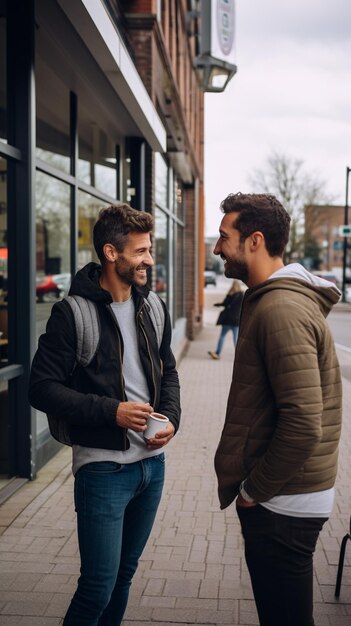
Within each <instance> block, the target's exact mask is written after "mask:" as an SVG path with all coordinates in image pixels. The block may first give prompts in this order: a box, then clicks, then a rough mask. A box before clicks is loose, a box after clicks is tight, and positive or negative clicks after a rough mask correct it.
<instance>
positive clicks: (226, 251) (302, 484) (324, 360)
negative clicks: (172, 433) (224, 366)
mask: <svg viewBox="0 0 351 626" xmlns="http://www.w3.org/2000/svg"><path fill="white" fill-rule="evenodd" d="M221 208H222V211H223V213H224V217H223V219H222V222H221V226H220V230H219V232H220V237H219V239H218V241H217V243H216V246H215V249H214V252H215V254H218V255H220V256H221V257H222V259H223V260H224V262H225V266H224V267H225V270H224V271H225V275H226V276H227V277H230V278H238V279H240V280H242V281H243V282H244V283H246V284H247V286H248V287H249V289H248V290H247V291H246V294H245V297H244V302H243V306H242V312H241V319H240V331H239V340H238V344H237V348H236V353H235V362H234V371H233V380H232V384H231V388H230V392H229V397H228V405H227V413H226V418H225V424H224V428H223V432H222V435H221V439H220V442H219V445H218V449H217V452H216V456H215V468H216V472H217V477H218V491H219V499H220V504H221V508H225V507H227V506H228V505H230V504H231V503H232V502H233V500H234V499H235V498H237V500H236V508H237V513H238V516H239V519H240V523H241V527H242V532H243V536H244V540H245V557H246V562H247V565H248V569H249V572H250V576H251V582H252V587H253V592H254V597H255V601H256V606H257V610H258V615H259V619H260V626H283V625H284V626H313V625H314V621H313V593H312V587H313V552H314V550H315V545H316V542H317V539H318V536H319V533H320V530H321V528H322V526H323V524H324V522H325V521H326V520H327V519H328V517H329V515H330V513H331V510H332V506H333V499H334V482H335V477H336V472H337V456H338V442H339V438H340V430H341V398H342V389H341V376H340V368H339V364H338V360H337V356H336V352H335V346H334V342H333V339H332V336H331V333H330V330H329V327H328V324H327V322H326V319H325V318H326V316H327V315H328V313H329V312H330V310H331V308H332V307H333V305H334V304H336V303H337V302H338V300H339V298H340V292H339V290H338V289H337V288H336V287H335V286H334V285H333V284H332V283H330V282H328V281H325V280H323V279H320V278H317V277H316V276H314V275H312V274H310V273H309V272H307V271H306V270H305V269H304V268H303V267H302V266H301V265H299V264H297V263H294V264H291V265H287V266H284V263H283V253H284V249H285V247H286V245H287V243H288V238H289V226H290V217H289V215H288V213H287V212H286V211H285V209H284V208H283V206H282V205H281V204H280V203H279V202H278V200H277V199H276V198H275V197H274V196H270V195H266V194H236V195H233V194H230V195H229V196H228V197H227V198H226V199H225V200H224V201H223V202H222V204H221Z"/></svg>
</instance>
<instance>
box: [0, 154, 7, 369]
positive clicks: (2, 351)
mask: <svg viewBox="0 0 351 626" xmlns="http://www.w3.org/2000/svg"><path fill="white" fill-rule="evenodd" d="M7 285H8V273H7V161H6V159H2V158H1V157H0V367H4V366H5V365H7V364H8V311H7V300H8V298H7Z"/></svg>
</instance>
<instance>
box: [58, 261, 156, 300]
mask: <svg viewBox="0 0 351 626" xmlns="http://www.w3.org/2000/svg"><path fill="white" fill-rule="evenodd" d="M100 278H101V265H99V264H98V263H93V262H91V263H88V265H85V266H84V267H83V268H82V269H81V270H79V272H77V274H76V275H75V276H74V278H73V281H72V284H71V288H70V290H69V295H70V296H82V297H83V298H88V299H89V300H92V301H93V302H97V303H101V304H110V303H111V302H112V297H111V294H110V292H109V291H106V289H102V287H100ZM132 292H133V296H134V297H137V296H140V297H142V298H146V297H147V295H148V293H149V288H148V287H147V286H145V287H133V288H132Z"/></svg>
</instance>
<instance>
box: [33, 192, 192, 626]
mask: <svg viewBox="0 0 351 626" xmlns="http://www.w3.org/2000/svg"><path fill="white" fill-rule="evenodd" d="M152 227H153V219H152V217H151V215H149V214H148V213H145V212H142V211H137V210H135V209H133V208H131V207H130V206H129V205H126V204H118V205H115V206H111V207H107V208H105V209H102V210H101V212H100V215H99V219H98V221H97V222H96V224H95V226H94V246H95V250H96V253H97V255H98V257H99V259H100V261H101V265H99V264H97V263H89V264H88V265H86V266H85V267H84V268H83V269H81V270H80V271H79V272H78V274H77V275H76V276H75V277H74V279H73V282H72V286H71V290H70V294H71V295H74V296H80V297H83V298H85V299H87V300H89V301H90V302H92V303H94V305H95V307H96V311H97V314H98V319H99V326H100V328H99V343H98V347H97V351H96V354H95V356H94V358H93V360H92V361H91V363H89V364H87V365H86V366H83V365H82V364H77V362H76V349H77V346H76V344H77V337H76V333H75V324H74V318H73V314H72V309H71V308H70V305H69V304H68V303H67V302H66V301H65V300H63V301H61V302H58V303H57V304H55V305H54V307H53V310H52V313H51V316H50V319H49V321H48V324H47V328H46V332H45V334H44V335H42V336H41V337H40V340H39V346H38V350H37V353H36V355H35V357H34V360H33V365H32V371H31V380H30V390H29V398H30V401H31V403H32V405H33V406H35V407H36V408H38V409H40V410H41V411H44V412H46V413H48V414H51V416H53V417H56V416H57V418H58V419H59V420H62V421H64V424H65V430H66V432H67V435H68V437H67V439H68V441H70V443H71V444H72V449H73V473H74V476H75V490H74V497H75V509H76V513H77V528H78V540H79V550H80V558H81V569H80V577H79V580H78V586H77V589H76V592H75V594H74V596H73V598H72V601H71V604H70V606H69V608H68V611H67V613H66V616H65V619H64V622H63V624H64V626H83V624H84V626H96V625H97V624H99V626H118V625H119V624H120V623H121V621H122V619H123V615H124V611H125V608H126V606H127V601H128V594H129V588H130V584H131V580H132V577H133V574H134V572H135V570H136V568H137V565H138V559H139V557H140V555H141V553H142V551H143V549H144V546H145V544H146V541H147V539H148V537H149V534H150V532H151V529H152V525H153V522H154V519H155V516H156V512H157V508H158V505H159V501H160V498H161V493H162V488H163V483H164V465H165V459H164V448H165V446H166V445H167V444H168V443H169V441H170V440H171V439H172V437H173V436H174V434H175V432H176V431H177V429H178V426H179V420H180V393H179V380H178V374H177V370H176V362H175V358H174V356H173V353H172V350H171V322H170V317H169V314H168V312H167V310H166V307H165V305H164V303H163V302H162V301H160V302H159V306H160V307H162V308H163V310H164V328H163V336H162V341H161V343H160V345H159V344H158V340H157V335H156V331H155V327H154V325H153V322H152V319H151V317H150V309H149V307H148V304H147V296H148V295H149V288H148V287H147V285H146V281H147V270H148V269H149V268H150V267H151V266H152V265H153V263H154V261H153V258H152V256H151V237H150V235H151V231H152ZM155 298H156V294H155ZM153 411H157V412H161V413H163V414H165V415H166V416H167V417H168V418H169V422H168V425H167V427H166V428H165V429H164V430H162V431H160V432H158V433H156V435H155V437H154V438H152V439H148V440H147V441H145V440H144V437H143V433H144V431H145V429H146V424H147V420H148V417H149V415H150V413H152V412H153Z"/></svg>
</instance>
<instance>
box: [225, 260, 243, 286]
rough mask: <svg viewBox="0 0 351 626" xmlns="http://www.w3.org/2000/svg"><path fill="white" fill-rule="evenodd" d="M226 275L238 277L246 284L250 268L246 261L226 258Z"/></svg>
mask: <svg viewBox="0 0 351 626" xmlns="http://www.w3.org/2000/svg"><path fill="white" fill-rule="evenodd" d="M225 261H226V263H225V266H224V275H225V276H226V277H227V278H237V279H238V280H241V281H242V282H243V283H245V285H247V281H248V280H249V270H248V267H247V263H246V262H245V261H239V260H238V259H225Z"/></svg>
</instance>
